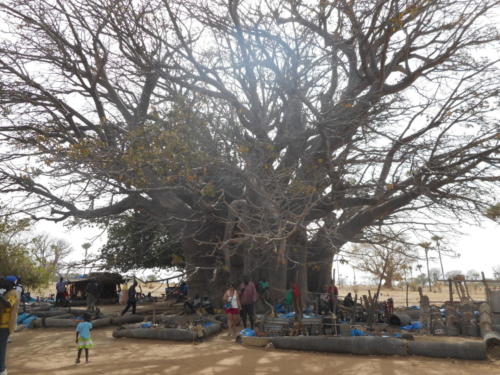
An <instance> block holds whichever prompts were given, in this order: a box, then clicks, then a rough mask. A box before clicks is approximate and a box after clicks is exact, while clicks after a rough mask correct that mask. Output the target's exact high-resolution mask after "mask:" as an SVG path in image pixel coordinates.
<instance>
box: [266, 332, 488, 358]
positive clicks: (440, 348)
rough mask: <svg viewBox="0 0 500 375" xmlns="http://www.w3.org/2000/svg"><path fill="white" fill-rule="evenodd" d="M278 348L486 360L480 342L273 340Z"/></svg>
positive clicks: (381, 338) (368, 338)
mask: <svg viewBox="0 0 500 375" xmlns="http://www.w3.org/2000/svg"><path fill="white" fill-rule="evenodd" d="M271 342H272V343H273V346H274V347H275V348H277V349H291V350H304V351H316V352H326V353H342V354H359V355H400V356H406V355H421V356H426V357H436V358H457V359H469V360H483V359H486V345H485V344H484V343H483V342H460V343H447V342H429V341H410V342H407V341H403V340H400V339H393V338H383V337H376V336H368V337H366V336H362V337H324V336H299V337H273V338H271Z"/></svg>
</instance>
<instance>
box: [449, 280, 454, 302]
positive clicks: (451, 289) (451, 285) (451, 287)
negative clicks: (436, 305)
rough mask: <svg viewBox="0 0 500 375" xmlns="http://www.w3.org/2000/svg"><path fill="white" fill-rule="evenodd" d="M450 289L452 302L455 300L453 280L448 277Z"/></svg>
mask: <svg viewBox="0 0 500 375" xmlns="http://www.w3.org/2000/svg"><path fill="white" fill-rule="evenodd" d="M448 289H449V291H450V302H453V282H452V281H451V279H448Z"/></svg>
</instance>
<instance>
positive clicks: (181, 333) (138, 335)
mask: <svg viewBox="0 0 500 375" xmlns="http://www.w3.org/2000/svg"><path fill="white" fill-rule="evenodd" d="M220 329H221V327H220V325H219V324H212V325H210V326H207V327H203V331H204V335H203V337H209V336H212V335H214V334H216V333H217V332H219V331H220ZM113 337H115V338H123V337H126V338H132V339H148V340H166V341H193V340H195V339H196V338H197V333H196V332H195V331H190V330H188V329H177V328H118V329H115V330H114V331H113Z"/></svg>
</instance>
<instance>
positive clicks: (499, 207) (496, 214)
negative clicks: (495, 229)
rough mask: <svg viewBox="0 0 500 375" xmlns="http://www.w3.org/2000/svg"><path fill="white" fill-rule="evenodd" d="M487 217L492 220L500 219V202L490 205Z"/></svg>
mask: <svg viewBox="0 0 500 375" xmlns="http://www.w3.org/2000/svg"><path fill="white" fill-rule="evenodd" d="M486 217H488V218H489V219H491V220H495V221H500V203H497V204H494V205H493V206H490V207H489V208H488V209H487V210H486Z"/></svg>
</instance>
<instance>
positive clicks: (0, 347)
mask: <svg viewBox="0 0 500 375" xmlns="http://www.w3.org/2000/svg"><path fill="white" fill-rule="evenodd" d="M16 283H17V277H15V276H7V277H5V279H4V280H3V281H2V282H1V284H2V285H1V288H2V289H5V290H6V292H5V293H4V294H3V295H0V375H7V370H6V367H5V361H6V358H7V341H8V339H9V335H10V334H12V333H13V332H14V330H15V329H16V320H17V307H18V306H19V303H18V293H17V291H16V289H15V285H16Z"/></svg>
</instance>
